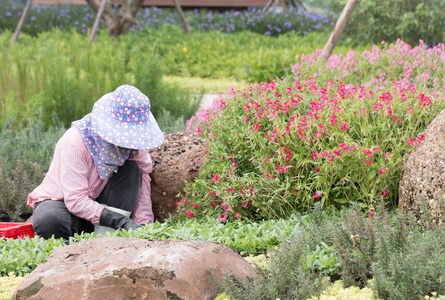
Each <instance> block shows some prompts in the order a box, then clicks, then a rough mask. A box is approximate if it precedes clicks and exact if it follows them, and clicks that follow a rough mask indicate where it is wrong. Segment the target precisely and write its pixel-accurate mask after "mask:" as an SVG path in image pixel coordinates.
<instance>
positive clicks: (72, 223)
mask: <svg viewBox="0 0 445 300" xmlns="http://www.w3.org/2000/svg"><path fill="white" fill-rule="evenodd" d="M141 185H142V171H141V169H140V168H139V166H138V165H137V163H136V162H134V161H126V162H125V163H124V165H123V166H121V167H119V168H118V171H117V173H114V174H113V177H111V178H110V179H109V180H108V183H107V184H106V185H105V187H104V190H103V191H102V193H101V194H100V195H99V197H98V198H97V199H96V201H97V202H99V203H102V204H106V205H108V206H111V207H116V208H120V209H123V210H125V211H133V209H134V208H135V206H136V204H137V201H138V199H139V195H140V194H141ZM32 226H33V227H34V231H35V233H36V234H37V235H39V236H41V237H43V238H45V239H48V238H50V237H52V236H54V237H55V238H61V237H62V238H64V239H66V240H67V239H68V238H69V237H71V236H74V234H75V233H81V232H93V231H94V225H93V224H91V223H90V222H89V221H87V220H84V219H81V218H79V217H76V216H75V215H73V214H72V213H70V212H69V211H68V209H67V208H66V206H65V202H64V201H57V200H45V201H42V202H38V203H36V204H35V206H34V211H33V214H32Z"/></svg>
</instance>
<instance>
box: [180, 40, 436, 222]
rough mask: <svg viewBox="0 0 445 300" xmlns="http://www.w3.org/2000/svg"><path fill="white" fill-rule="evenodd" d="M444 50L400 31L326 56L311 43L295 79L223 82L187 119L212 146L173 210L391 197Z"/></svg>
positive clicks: (264, 213)
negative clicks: (410, 41) (243, 85)
mask: <svg viewBox="0 0 445 300" xmlns="http://www.w3.org/2000/svg"><path fill="white" fill-rule="evenodd" d="M443 53H444V48H443V45H438V46H437V47H435V48H433V49H426V47H425V45H423V44H422V45H420V46H418V47H415V48H413V49H410V48H409V46H408V45H407V44H405V43H403V42H401V41H399V42H398V43H396V44H395V45H389V46H387V50H386V51H385V50H380V49H379V48H378V47H376V46H374V47H373V50H372V52H370V51H365V52H364V53H363V56H362V57H360V56H358V55H356V54H355V53H354V51H352V50H351V51H350V53H349V54H348V55H347V56H346V57H343V56H342V55H339V56H334V57H331V59H330V60H328V61H327V62H326V63H324V62H318V61H317V55H318V54H319V51H317V54H315V53H314V54H311V55H302V58H301V63H299V64H296V65H295V66H294V70H293V72H294V74H295V79H294V78H292V77H290V78H285V79H282V80H276V81H274V80H273V81H271V82H270V83H269V84H265V83H262V84H258V85H254V84H252V85H250V86H249V88H247V89H244V90H241V91H240V90H238V91H234V90H229V91H228V93H227V94H226V95H225V96H224V97H221V98H220V99H219V102H218V103H217V104H216V105H215V106H214V107H213V108H212V109H210V110H202V111H199V112H198V113H197V114H196V115H195V117H194V118H192V119H191V120H190V121H189V126H188V128H191V127H193V125H195V126H196V127H195V128H196V130H197V131H198V134H203V136H204V137H205V138H206V139H207V140H208V141H209V145H210V146H209V153H208V160H207V163H206V164H205V165H204V167H203V168H202V170H201V172H200V174H199V177H198V178H197V180H195V181H194V182H192V183H189V184H187V186H186V189H185V193H183V199H182V200H181V202H180V203H178V207H179V208H178V209H179V211H180V212H182V213H184V214H183V215H184V216H185V217H186V216H188V217H194V216H197V217H199V216H201V215H202V214H207V215H212V216H214V217H218V218H219V219H220V220H221V221H224V220H226V219H227V218H232V219H234V218H237V217H245V218H249V219H261V218H274V217H283V216H285V215H286V214H288V213H291V212H292V211H295V210H297V211H303V212H304V211H307V210H308V209H309V208H310V207H312V205H313V204H314V203H316V202H321V203H322V204H323V206H324V207H327V206H330V205H333V206H336V207H339V206H341V205H347V204H348V203H350V202H351V201H358V202H361V205H362V207H363V208H365V209H372V208H373V207H374V205H375V204H376V203H378V202H380V201H385V202H389V203H390V204H395V203H397V191H398V181H399V176H400V168H401V161H402V157H403V155H404V154H405V153H406V152H407V151H410V150H412V149H413V147H415V146H416V145H417V144H419V143H420V142H421V141H422V140H423V138H424V136H423V135H422V134H421V133H422V131H423V130H424V128H425V127H426V126H427V125H428V124H429V123H430V121H431V120H432V119H433V118H434V117H435V116H436V115H437V114H438V113H439V112H440V111H441V110H442V109H443V101H444V99H443V98H442V96H441V91H443V89H444V87H445V85H444V83H445V81H444V80H445V79H444V78H442V77H439V76H440V75H439V73H437V72H436V71H431V74H432V75H433V76H437V77H434V79H432V80H431V81H430V80H428V78H430V77H429V76H430V72H429V71H428V67H429V66H430V63H431V64H435V65H434V66H435V67H434V68H437V69H441V68H443V64H444V63H443V62H442V61H441V60H440V58H439V57H441V55H443ZM387 65H393V66H394V67H393V68H390V69H389V70H388V71H387V72H388V75H387V74H386V73H385V70H386V69H387V68H386V66H387ZM402 66H403V67H402ZM405 68H406V69H405ZM314 70H315V72H316V73H315V74H314ZM433 72H434V73H433ZM349 74H351V75H349ZM368 74H369V75H368ZM374 74H381V75H380V76H381V79H380V80H378V79H375V78H374ZM414 74H417V76H415V75H414ZM386 75H387V77H385V76H386ZM343 80H344V81H343ZM348 80H349V81H348ZM349 82H351V83H349Z"/></svg>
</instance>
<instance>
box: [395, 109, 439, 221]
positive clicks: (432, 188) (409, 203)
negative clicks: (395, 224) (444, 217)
mask: <svg viewBox="0 0 445 300" xmlns="http://www.w3.org/2000/svg"><path fill="white" fill-rule="evenodd" d="M423 134H424V135H425V139H424V141H422V143H421V144H420V145H418V146H417V147H416V148H415V149H414V150H413V151H411V152H410V153H408V154H407V155H406V156H405V157H404V159H403V162H402V170H401V176H400V183H399V210H400V211H401V212H402V213H407V212H409V211H412V212H413V213H414V214H415V215H416V216H418V217H419V216H420V215H421V214H422V213H423V212H422V196H423V197H424V198H425V200H426V205H427V207H428V209H429V210H430V212H431V214H432V217H433V221H434V222H435V223H441V221H440V218H441V216H440V215H441V214H440V201H441V199H442V198H443V197H445V111H442V112H441V113H440V114H439V115H438V116H437V117H436V118H435V119H434V120H433V121H432V122H431V124H429V125H428V127H427V128H426V129H425V132H424V133H423Z"/></svg>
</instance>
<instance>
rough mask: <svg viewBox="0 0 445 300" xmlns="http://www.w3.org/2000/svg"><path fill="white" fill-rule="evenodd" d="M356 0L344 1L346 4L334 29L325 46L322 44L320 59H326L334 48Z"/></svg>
mask: <svg viewBox="0 0 445 300" xmlns="http://www.w3.org/2000/svg"><path fill="white" fill-rule="evenodd" d="M357 1H358V0H348V3H346V6H345V8H344V9H343V11H342V13H341V15H340V17H339V18H338V20H337V23H335V26H334V30H333V31H332V34H331V36H330V37H329V40H328V42H327V43H326V46H324V48H323V51H322V52H321V56H320V60H327V59H328V58H329V56H330V55H331V53H332V50H334V48H335V45H337V42H338V40H339V39H340V36H341V33H342V32H343V30H344V29H345V27H346V24H347V23H348V21H349V18H350V17H351V15H352V11H353V10H354V7H355V4H356V3H357Z"/></svg>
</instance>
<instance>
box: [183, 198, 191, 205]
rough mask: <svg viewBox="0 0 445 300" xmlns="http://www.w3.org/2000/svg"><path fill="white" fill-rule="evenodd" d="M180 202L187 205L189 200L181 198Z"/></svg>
mask: <svg viewBox="0 0 445 300" xmlns="http://www.w3.org/2000/svg"><path fill="white" fill-rule="evenodd" d="M181 202H182V203H185V204H187V203H189V199H187V198H182V199H181Z"/></svg>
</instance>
